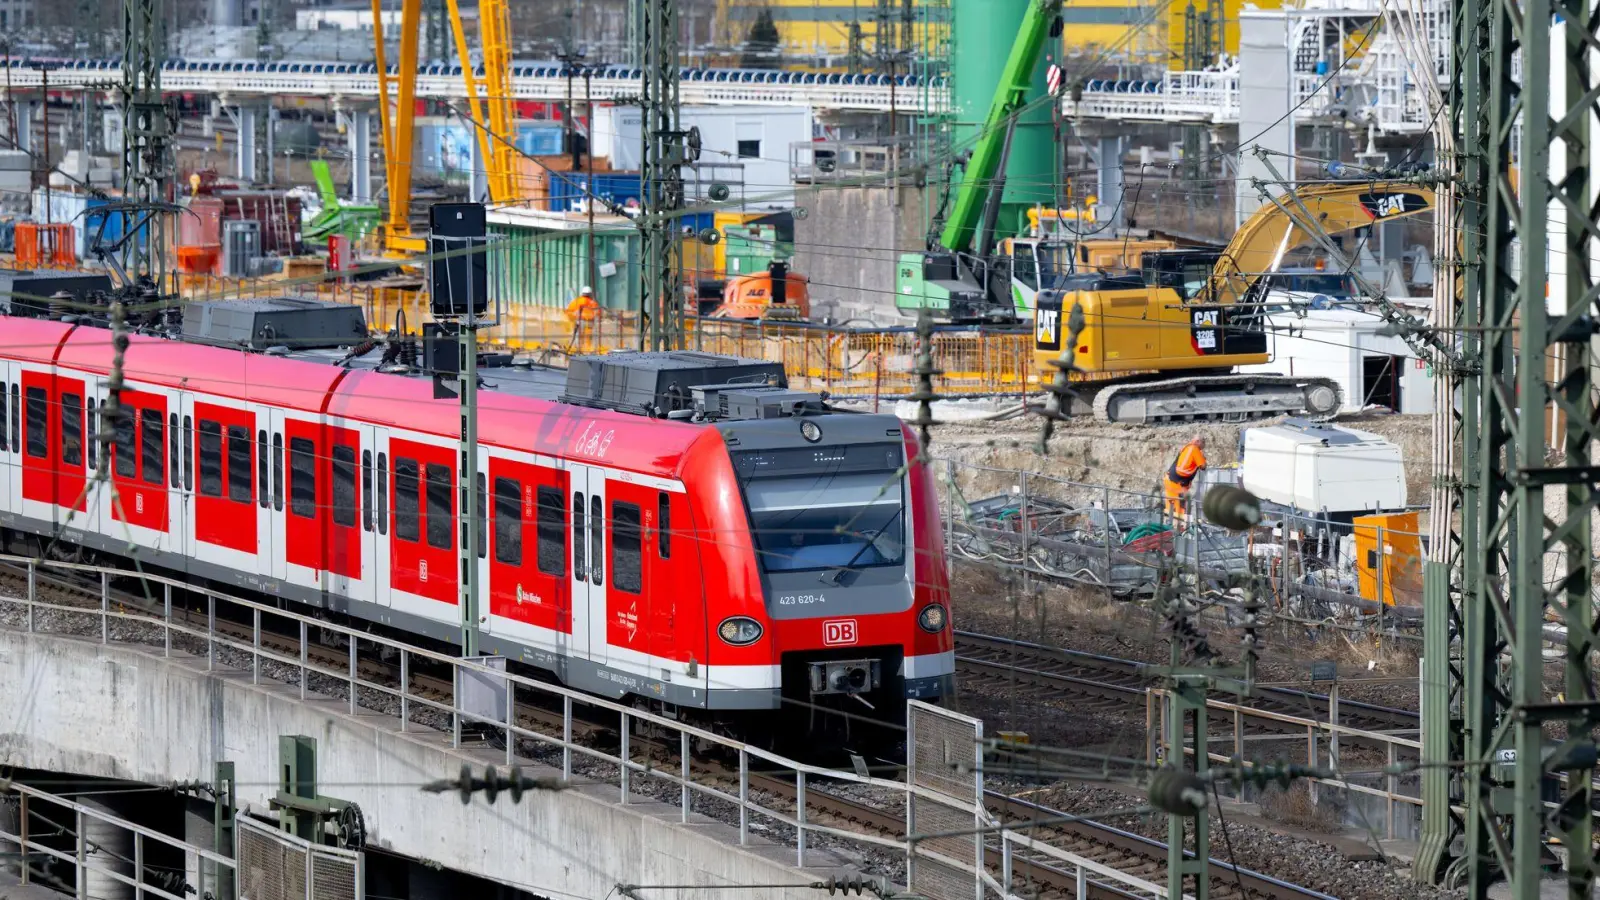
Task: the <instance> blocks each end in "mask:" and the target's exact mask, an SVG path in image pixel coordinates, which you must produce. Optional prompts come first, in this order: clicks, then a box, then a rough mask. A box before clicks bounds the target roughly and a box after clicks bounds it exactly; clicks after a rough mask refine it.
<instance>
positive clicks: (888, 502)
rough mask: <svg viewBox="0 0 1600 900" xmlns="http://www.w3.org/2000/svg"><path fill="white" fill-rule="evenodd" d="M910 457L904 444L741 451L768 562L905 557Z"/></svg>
mask: <svg viewBox="0 0 1600 900" xmlns="http://www.w3.org/2000/svg"><path fill="white" fill-rule="evenodd" d="M903 459H904V455H903V453H902V451H901V448H900V447H899V446H898V445H890V446H887V447H884V446H877V447H874V446H871V445H858V446H855V447H850V448H816V449H806V450H784V451H777V452H772V451H768V452H764V453H748V454H739V458H738V459H737V462H736V465H737V468H738V469H739V470H740V474H741V475H742V476H744V477H742V478H741V479H740V480H741V481H742V483H743V488H744V497H745V504H746V507H747V508H748V509H749V511H750V526H751V529H752V530H753V532H754V535H755V544H756V555H757V556H758V557H759V558H760V560H761V565H762V568H763V569H765V570H766V571H767V572H772V573H778V572H805V571H817V570H828V569H839V568H849V569H868V568H876V567H881V566H898V565H902V564H903V563H904V562H905V554H906V549H905V535H906V522H905V478H904V476H903V474H902V473H901V472H900V471H899V466H900V463H901V461H902V460H903ZM863 469H866V470H865V471H863Z"/></svg>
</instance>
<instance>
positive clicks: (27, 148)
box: [15, 100, 39, 153]
mask: <svg viewBox="0 0 1600 900" xmlns="http://www.w3.org/2000/svg"><path fill="white" fill-rule="evenodd" d="M38 105H39V104H38V101H35V100H29V101H28V102H26V103H21V104H18V105H17V112H16V122H17V133H16V135H15V139H16V144H17V149H18V150H21V151H23V152H24V153H32V152H33V113H34V108H35V107H37V106H38Z"/></svg>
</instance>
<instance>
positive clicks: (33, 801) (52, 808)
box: [0, 781, 235, 900]
mask: <svg viewBox="0 0 1600 900" xmlns="http://www.w3.org/2000/svg"><path fill="white" fill-rule="evenodd" d="M13 803H15V804H16V805H15V809H16V810H17V830H16V831H15V832H11V831H8V830H7V829H6V820H7V818H8V816H7V815H6V812H7V810H6V808H7V807H11V804H13ZM41 823H42V824H43V825H44V826H45V827H43V828H40V827H39V826H40V824H41ZM90 824H94V825H97V826H102V827H109V828H113V829H116V831H115V832H112V834H114V835H117V836H118V841H119V843H120V841H121V836H122V835H126V837H127V843H128V844H129V845H130V846H131V849H132V852H131V855H129V856H123V855H122V854H119V853H116V852H113V851H112V848H111V847H109V846H107V845H106V844H107V841H106V837H105V835H102V836H101V838H100V841H99V842H96V841H93V840H91V839H90V838H89V827H88V826H89V825H90ZM63 836H65V837H66V838H68V839H69V841H70V847H71V849H70V850H66V849H62V847H63V841H62V837H63ZM152 844H154V845H155V847H156V850H157V856H156V858H157V859H159V860H162V861H163V863H162V865H161V867H160V872H159V873H157V872H156V871H155V870H154V869H153V868H150V867H147V866H146V864H145V860H146V859H148V858H150V857H149V856H148V855H147V853H146V849H147V848H149V847H150V846H151V845H152ZM13 847H14V848H17V849H16V851H14V853H15V856H16V857H17V861H18V865H17V877H18V878H19V879H20V880H21V882H22V884H24V885H29V884H39V885H41V886H44V887H48V888H50V889H51V890H62V889H65V890H68V891H71V890H74V889H76V894H77V896H78V897H89V896H93V895H91V894H89V893H88V889H87V884H88V881H89V879H90V876H93V877H94V878H96V879H100V880H102V882H112V883H114V884H115V885H116V886H118V887H119V888H120V889H121V890H129V891H131V893H132V896H133V897H134V900H144V898H146V897H155V898H159V900H188V898H187V896H186V891H185V888H188V887H189V886H188V885H185V884H182V883H181V881H180V882H179V884H178V885H177V886H174V885H173V884H172V882H171V880H170V879H167V878H152V877H150V876H152V875H154V874H162V875H165V874H168V873H169V870H168V868H167V865H168V863H167V862H166V861H167V860H170V858H171V856H172V855H173V854H176V855H179V856H181V857H182V858H184V859H186V860H192V861H193V862H195V863H197V865H196V866H195V868H196V869H197V870H198V869H204V868H206V864H207V863H209V864H210V866H212V867H214V870H215V871H216V872H218V873H221V872H223V871H226V872H228V873H230V875H231V873H233V872H234V870H235V867H234V861H233V860H232V859H231V858H229V856H227V855H224V854H221V853H217V852H214V851H212V850H207V849H205V848H204V847H198V846H195V845H193V844H189V843H186V842H184V841H182V840H179V839H178V838H174V837H169V836H168V835H165V834H162V833H161V832H160V831H157V830H156V829H154V828H147V827H145V826H143V825H139V824H137V823H135V822H130V821H128V820H127V819H123V818H120V817H118V816H115V815H113V814H111V813H109V812H107V811H106V810H104V809H100V808H97V807H95V806H93V805H90V804H87V803H80V802H78V801H76V800H70V799H68V798H66V797H58V796H56V795H55V794H51V793H48V792H46V791H42V790H39V789H38V788H34V787H30V786H28V785H26V784H23V783H21V782H17V781H4V782H0V851H9V849H10V848H13ZM12 855H13V853H12V852H0V862H5V861H6V859H7V857H9V856H12ZM52 863H53V864H55V865H60V866H64V867H67V868H68V869H70V870H71V872H72V874H73V881H72V883H70V884H65V883H64V882H65V879H63V878H60V877H58V876H54V875H51V874H50V873H49V872H47V871H46V867H47V866H49V865H50V864H52ZM8 867H9V863H7V865H5V866H0V870H3V869H4V868H8ZM180 871H181V870H180ZM163 885H165V886H163ZM202 887H204V886H203V885H202ZM119 892H120V890H119ZM63 896H65V895H63Z"/></svg>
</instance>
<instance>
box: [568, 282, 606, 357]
mask: <svg viewBox="0 0 1600 900" xmlns="http://www.w3.org/2000/svg"><path fill="white" fill-rule="evenodd" d="M599 317H600V304H599V302H598V301H596V300H595V299H594V288H592V287H589V286H588V285H587V284H586V285H584V286H583V288H582V289H581V290H579V291H578V296H576V297H574V298H572V302H571V303H568V304H567V311H566V318H567V321H568V322H570V323H571V324H572V339H571V340H570V341H568V343H567V347H568V349H569V350H583V349H585V348H584V346H583V345H584V333H583V332H584V329H585V327H586V326H591V325H593V324H594V322H595V320H596V319H598V318H599Z"/></svg>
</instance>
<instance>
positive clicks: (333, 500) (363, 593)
mask: <svg viewBox="0 0 1600 900" xmlns="http://www.w3.org/2000/svg"><path fill="white" fill-rule="evenodd" d="M325 431H326V434H327V442H328V445H327V446H328V461H327V463H326V464H325V465H321V468H322V470H323V472H324V473H325V474H326V475H327V477H328V487H327V489H326V491H325V493H326V495H327V498H328V500H329V503H328V504H327V508H326V510H325V512H326V520H325V522H324V526H323V527H324V529H325V532H326V534H327V547H326V551H325V561H324V563H323V568H325V569H327V572H328V580H327V590H328V591H329V592H331V593H333V594H335V595H337V596H340V597H344V598H346V599H347V600H350V601H352V602H355V601H365V600H368V599H370V597H369V596H368V593H369V592H368V590H367V585H366V583H365V578H366V577H367V576H368V575H369V574H370V573H368V572H366V571H365V568H364V566H363V563H364V562H365V560H366V557H365V555H364V554H363V553H362V552H361V551H362V545H363V543H364V541H365V535H366V532H365V531H363V530H362V528H361V519H362V516H363V515H364V514H366V515H370V511H369V510H366V509H365V508H364V507H365V506H366V504H365V503H364V502H362V495H361V451H362V449H363V447H364V444H365V441H364V440H363V438H364V435H363V434H362V428H361V427H359V426H358V427H356V428H345V427H341V426H338V425H331V424H330V425H328V426H327V427H326V429H325Z"/></svg>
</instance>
